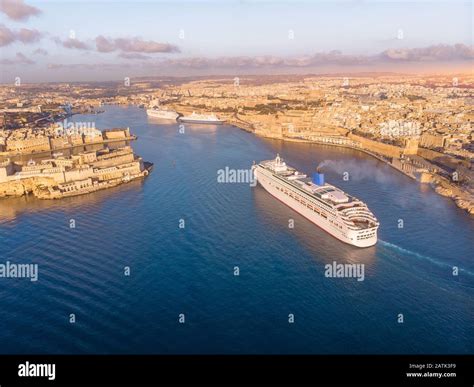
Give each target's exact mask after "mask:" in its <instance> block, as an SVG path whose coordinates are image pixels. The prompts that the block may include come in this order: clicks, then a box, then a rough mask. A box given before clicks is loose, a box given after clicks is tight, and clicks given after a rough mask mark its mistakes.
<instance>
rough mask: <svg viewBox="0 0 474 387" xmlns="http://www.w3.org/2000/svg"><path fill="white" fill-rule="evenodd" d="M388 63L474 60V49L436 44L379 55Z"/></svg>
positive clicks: (462, 45) (390, 51)
mask: <svg viewBox="0 0 474 387" xmlns="http://www.w3.org/2000/svg"><path fill="white" fill-rule="evenodd" d="M380 56H381V58H382V59H383V60H388V61H421V62H424V61H450V60H470V59H474V47H472V46H471V47H469V46H466V45H465V44H455V45H452V46H451V45H443V44H438V45H435V46H429V47H424V48H399V49H389V50H386V51H384V52H382V53H381V54H380Z"/></svg>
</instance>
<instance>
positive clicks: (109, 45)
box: [95, 35, 116, 52]
mask: <svg viewBox="0 0 474 387" xmlns="http://www.w3.org/2000/svg"><path fill="white" fill-rule="evenodd" d="M95 46H96V48H97V51H99V52H112V51H115V50H116V48H115V44H114V43H113V42H111V41H109V40H107V39H106V38H104V37H103V36H102V35H99V36H97V37H96V38H95Z"/></svg>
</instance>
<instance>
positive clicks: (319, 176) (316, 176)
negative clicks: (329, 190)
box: [313, 172, 324, 186]
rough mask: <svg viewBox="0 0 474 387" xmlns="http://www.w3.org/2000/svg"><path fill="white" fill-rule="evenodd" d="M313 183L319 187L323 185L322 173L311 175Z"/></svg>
mask: <svg viewBox="0 0 474 387" xmlns="http://www.w3.org/2000/svg"><path fill="white" fill-rule="evenodd" d="M313 183H314V184H316V185H319V186H322V185H324V173H321V172H316V173H314V174H313Z"/></svg>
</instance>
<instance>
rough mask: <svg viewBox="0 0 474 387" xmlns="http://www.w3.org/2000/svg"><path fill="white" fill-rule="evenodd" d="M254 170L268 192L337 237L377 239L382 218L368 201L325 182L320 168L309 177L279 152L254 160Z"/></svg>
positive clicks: (365, 243)
mask: <svg viewBox="0 0 474 387" xmlns="http://www.w3.org/2000/svg"><path fill="white" fill-rule="evenodd" d="M252 170H253V174H254V177H255V178H256V179H257V182H258V183H260V184H261V185H262V187H263V188H265V189H266V190H267V191H268V192H269V193H271V194H272V195H273V196H275V197H276V198H277V199H279V200H281V201H282V202H283V203H285V204H286V205H287V206H289V207H291V208H292V209H293V210H295V211H297V212H298V213H300V214H301V215H303V216H304V217H306V218H307V219H309V220H310V221H311V222H313V223H315V224H316V225H317V226H319V227H321V228H322V229H323V230H324V231H326V232H328V233H329V234H331V235H332V236H334V237H336V238H337V239H339V240H341V241H343V242H345V243H348V244H351V245H354V246H357V247H369V246H373V245H375V243H377V229H378V227H379V222H378V221H377V219H376V218H375V216H374V215H373V214H372V212H371V211H370V210H369V209H368V208H367V205H366V204H365V203H364V202H362V201H360V200H359V199H357V198H355V197H353V196H350V195H348V194H346V193H345V192H343V191H342V190H340V189H339V188H337V187H334V186H333V185H330V184H328V183H325V181H324V175H323V174H322V173H320V172H319V171H318V172H316V173H315V174H314V175H313V177H312V179H311V178H308V177H307V176H306V175H305V174H302V173H300V172H298V171H296V170H295V169H294V168H291V167H289V166H287V165H286V163H285V162H284V161H283V159H281V158H280V156H279V155H277V157H276V158H275V160H268V161H262V162H260V163H259V164H254V165H253V167H252Z"/></svg>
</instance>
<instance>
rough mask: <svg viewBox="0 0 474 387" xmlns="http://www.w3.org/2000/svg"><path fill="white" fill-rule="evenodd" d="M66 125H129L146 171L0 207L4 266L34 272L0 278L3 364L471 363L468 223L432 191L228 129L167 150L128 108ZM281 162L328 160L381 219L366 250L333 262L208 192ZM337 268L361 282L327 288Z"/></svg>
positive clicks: (243, 203) (372, 168)
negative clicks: (76, 193) (239, 174)
mask: <svg viewBox="0 0 474 387" xmlns="http://www.w3.org/2000/svg"><path fill="white" fill-rule="evenodd" d="M72 120H75V121H78V122H94V123H95V125H96V127H97V128H100V129H105V128H112V127H126V126H129V127H130V128H131V130H132V132H133V133H135V134H137V135H138V137H139V138H138V140H137V141H135V142H132V146H133V148H134V150H135V152H136V153H137V154H139V155H140V156H142V157H143V159H144V160H146V161H150V162H153V163H154V169H153V172H152V173H151V174H150V176H149V177H147V178H146V179H144V180H140V181H134V182H131V183H129V184H126V185H122V186H120V187H116V188H113V189H110V190H106V191H100V192H96V193H93V194H89V195H85V196H80V197H75V198H68V199H64V200H61V201H41V200H37V199H35V198H33V197H31V196H29V197H22V198H15V199H5V200H1V201H0V264H2V263H5V262H6V261H9V262H11V263H31V264H38V268H39V274H38V281H36V282H32V281H30V280H29V279H13V278H0V353H2V354H13V353H28V354H30V353H31V354H33V353H34V354H124V353H127V354H129V353H130V354H142V353H143V354H151V353H153V354H185V353H186V354H190V353H192V354H201V353H203V354H209V353H217V354H296V353H298V354H419V353H430V354H436V353H453V354H454V353H456V354H466V353H471V354H472V353H473V352H474V340H473V337H474V309H473V293H474V219H473V218H472V217H470V216H469V215H468V214H467V213H466V212H464V211H462V210H460V209H459V208H457V207H456V206H455V204H454V203H453V202H452V201H451V200H450V199H447V198H444V197H441V196H439V195H437V194H436V193H435V192H434V191H433V189H432V188H431V187H429V186H427V185H421V184H419V183H418V182H416V181H414V180H412V179H410V178H408V177H406V176H404V175H402V174H400V173H399V172H397V171H396V170H394V169H392V168H390V167H389V166H387V165H386V164H384V163H382V162H380V161H378V160H376V159H374V158H372V157H370V156H368V155H365V154H363V153H360V152H357V151H354V150H350V149H343V148H337V147H330V146H322V145H314V144H303V143H284V142H281V141H279V140H270V139H263V138H259V137H256V136H255V135H253V134H251V133H247V132H244V131H242V130H240V129H238V128H235V127H232V126H226V125H223V126H207V127H206V126H202V125H200V126H193V125H186V126H185V132H184V133H180V131H179V128H178V124H173V123H171V124H166V123H161V122H159V121H154V120H153V119H150V118H148V117H147V116H146V113H145V111H144V110H143V109H140V108H137V107H118V106H109V107H106V111H105V113H102V114H98V115H76V116H74V117H73V118H72ZM277 152H278V153H280V155H281V156H282V157H283V158H285V159H286V161H287V162H288V163H289V164H290V165H292V166H294V167H296V168H297V169H299V170H300V171H303V172H305V173H308V174H309V173H311V172H312V171H314V169H315V167H316V166H317V165H318V164H319V163H321V162H323V161H326V162H325V163H324V164H323V165H326V167H325V168H324V172H325V174H326V180H327V181H328V182H330V183H332V184H334V185H336V186H339V187H340V188H342V189H343V190H345V191H347V192H348V193H350V194H352V195H355V196H357V197H358V198H360V199H362V200H363V201H365V202H366V203H367V204H368V206H369V208H370V209H371V210H372V211H373V212H374V214H375V215H376V216H377V218H378V219H379V221H380V224H381V225H380V228H379V242H378V244H377V245H376V246H374V247H370V248H366V249H358V248H355V247H352V246H349V245H346V244H344V243H342V242H340V241H338V240H336V239H334V238H333V237H331V236H330V235H328V234H326V233H325V232H323V231H322V230H320V229H319V228H318V227H317V226H315V225H313V224H312V223H310V222H309V221H307V220H306V219H305V218H303V217H302V216H300V215H298V214H297V213H295V212H293V211H292V210H291V209H290V208H288V207H286V206H285V205H284V204H282V203H281V202H279V201H278V200H276V199H274V198H273V197H272V196H270V195H269V194H268V193H267V192H266V191H265V190H264V189H263V188H261V187H260V186H257V187H251V186H250V185H249V184H248V183H227V184H225V183H218V182H217V174H218V171H219V170H221V169H225V168H226V167H228V168H230V169H248V168H250V166H251V165H252V162H253V161H254V160H255V161H260V160H265V159H270V158H274V157H275V155H276V153H277ZM343 172H348V173H349V180H347V181H346V180H344V178H343ZM290 219H292V220H293V221H294V228H290V227H289V220H290ZM71 220H73V221H74V222H75V228H71V227H70V224H71ZM180 225H181V226H184V227H180ZM400 225H402V226H403V227H400ZM333 262H337V263H363V264H364V265H365V266H364V267H365V278H364V280H363V281H357V280H356V279H354V278H327V277H326V276H325V275H324V273H325V265H326V264H332V263H333ZM125 267H128V268H129V269H130V275H128V276H127V275H125ZM236 267H238V270H239V275H234V274H235V270H236ZM453 267H457V268H458V275H453ZM71 314H74V315H75V323H71V322H70V316H71ZM290 314H291V315H293V316H294V322H293V323H290V322H289V315H290ZM180 315H181V317H184V323H180V321H179V319H180ZM401 315H403V322H400V321H401V319H400V317H401Z"/></svg>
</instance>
